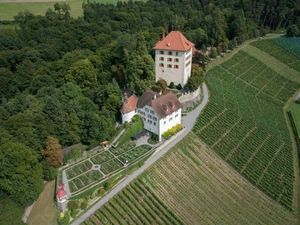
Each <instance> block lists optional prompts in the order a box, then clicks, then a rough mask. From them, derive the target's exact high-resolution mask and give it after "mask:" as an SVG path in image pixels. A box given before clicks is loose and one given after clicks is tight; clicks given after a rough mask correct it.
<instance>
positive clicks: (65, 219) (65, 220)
mask: <svg viewBox="0 0 300 225" xmlns="http://www.w3.org/2000/svg"><path fill="white" fill-rule="evenodd" d="M69 220H70V215H69V214H68V213H65V214H61V215H60V216H59V217H58V218H57V223H58V225H68V224H69Z"/></svg>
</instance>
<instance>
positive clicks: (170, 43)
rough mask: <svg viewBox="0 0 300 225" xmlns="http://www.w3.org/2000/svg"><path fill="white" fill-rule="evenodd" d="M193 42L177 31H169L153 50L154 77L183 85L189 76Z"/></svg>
mask: <svg viewBox="0 0 300 225" xmlns="http://www.w3.org/2000/svg"><path fill="white" fill-rule="evenodd" d="M194 50H195V48H194V44H193V43H192V42H190V41H189V40H187V39H186V38H185V37H184V35H183V34H182V33H181V32H179V31H171V32H170V33H169V34H168V35H167V36H166V37H163V39H162V40H160V41H158V42H157V43H156V45H155V47H154V51H155V79H156V81H158V80H160V79H163V80H165V81H167V83H168V84H170V83H171V82H173V83H174V84H175V85H178V84H180V85H181V86H184V85H185V84H186V83H187V81H188V78H189V77H190V76H191V70H192V57H193V51H194Z"/></svg>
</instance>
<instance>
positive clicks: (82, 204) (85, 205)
mask: <svg viewBox="0 0 300 225" xmlns="http://www.w3.org/2000/svg"><path fill="white" fill-rule="evenodd" d="M87 206H88V201H87V200H86V199H84V200H83V202H81V205H80V208H81V209H82V210H84V209H86V208H87Z"/></svg>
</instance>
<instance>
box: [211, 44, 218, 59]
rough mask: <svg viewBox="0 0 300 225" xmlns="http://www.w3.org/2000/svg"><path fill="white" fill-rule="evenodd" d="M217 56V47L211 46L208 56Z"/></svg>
mask: <svg viewBox="0 0 300 225" xmlns="http://www.w3.org/2000/svg"><path fill="white" fill-rule="evenodd" d="M217 56H218V52H217V49H216V48H215V47H212V49H211V52H210V57H211V58H213V59H214V58H216V57H217Z"/></svg>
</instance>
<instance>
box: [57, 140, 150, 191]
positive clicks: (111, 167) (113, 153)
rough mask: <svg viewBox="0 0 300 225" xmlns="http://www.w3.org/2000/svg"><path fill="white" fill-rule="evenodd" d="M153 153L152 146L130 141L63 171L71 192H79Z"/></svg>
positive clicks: (103, 150)
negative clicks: (138, 144)
mask: <svg viewBox="0 0 300 225" xmlns="http://www.w3.org/2000/svg"><path fill="white" fill-rule="evenodd" d="M151 153H152V147H151V146H149V145H140V146H136V145H135V143H134V142H131V141H129V142H127V143H126V144H123V145H121V146H119V147H116V148H109V149H102V150H101V151H100V152H97V153H96V154H93V155H91V156H90V157H88V158H86V159H85V160H83V161H81V162H80V163H77V164H75V165H72V166H70V167H68V168H66V169H64V170H63V171H62V173H63V174H64V173H65V174H66V178H67V179H68V186H69V188H70V192H71V193H72V194H79V193H81V192H82V191H85V190H87V189H89V188H90V187H91V186H93V185H95V184H98V183H101V182H103V181H105V180H107V179H108V178H109V176H111V175H113V174H116V173H117V172H119V171H121V170H123V169H125V168H126V167H127V166H129V165H131V164H133V163H135V162H138V161H139V160H140V159H141V158H144V157H146V156H148V155H149V154H151Z"/></svg>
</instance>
